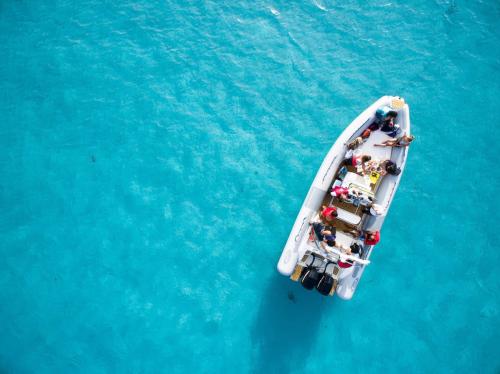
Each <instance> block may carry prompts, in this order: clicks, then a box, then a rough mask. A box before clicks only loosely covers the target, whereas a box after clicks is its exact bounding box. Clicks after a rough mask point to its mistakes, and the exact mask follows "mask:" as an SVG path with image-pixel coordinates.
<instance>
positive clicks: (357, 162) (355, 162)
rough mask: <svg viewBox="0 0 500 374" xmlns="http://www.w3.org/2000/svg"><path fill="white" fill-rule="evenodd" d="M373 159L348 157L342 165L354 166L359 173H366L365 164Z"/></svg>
mask: <svg viewBox="0 0 500 374" xmlns="http://www.w3.org/2000/svg"><path fill="white" fill-rule="evenodd" d="M371 159H372V156H370V155H355V154H353V155H352V156H351V157H348V158H346V159H344V161H342V165H345V166H353V167H355V168H356V170H357V171H358V172H360V171H363V173H365V164H366V163H367V162H368V161H370V160H371Z"/></svg>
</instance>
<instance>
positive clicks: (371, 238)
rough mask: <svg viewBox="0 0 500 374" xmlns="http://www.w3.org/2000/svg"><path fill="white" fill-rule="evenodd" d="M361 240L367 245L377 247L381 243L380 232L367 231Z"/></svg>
mask: <svg viewBox="0 0 500 374" xmlns="http://www.w3.org/2000/svg"><path fill="white" fill-rule="evenodd" d="M361 238H363V239H364V243H365V244H366V245H375V244H377V243H378V242H379V241H380V231H365V233H364V235H363V236H362V237H361Z"/></svg>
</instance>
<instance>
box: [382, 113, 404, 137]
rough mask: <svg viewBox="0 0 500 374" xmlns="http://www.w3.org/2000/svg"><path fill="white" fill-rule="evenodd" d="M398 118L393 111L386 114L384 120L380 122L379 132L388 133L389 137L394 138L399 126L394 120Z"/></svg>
mask: <svg viewBox="0 0 500 374" xmlns="http://www.w3.org/2000/svg"><path fill="white" fill-rule="evenodd" d="M397 116H398V113H397V112H395V111H390V112H389V113H387V116H386V118H385V119H384V120H383V121H382V123H381V126H380V131H383V132H387V133H389V135H390V136H395V135H397V133H398V132H399V131H400V130H399V125H396V124H395V123H394V119H395V118H396V117H397Z"/></svg>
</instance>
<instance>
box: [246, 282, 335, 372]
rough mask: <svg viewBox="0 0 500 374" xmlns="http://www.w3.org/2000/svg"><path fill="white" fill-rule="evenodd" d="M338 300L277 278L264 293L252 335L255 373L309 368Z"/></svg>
mask: <svg viewBox="0 0 500 374" xmlns="http://www.w3.org/2000/svg"><path fill="white" fill-rule="evenodd" d="M334 304H335V300H332V298H330V297H324V296H322V295H320V294H319V293H318V292H316V291H307V290H305V289H303V288H302V287H301V286H300V285H299V284H298V283H295V282H291V281H290V279H288V278H287V277H283V276H281V275H279V274H275V275H273V276H272V277H271V280H270V282H269V285H268V287H267V290H266V291H265V293H264V296H263V298H262V302H261V304H260V308H259V311H258V313H257V317H256V320H255V325H254V328H253V331H252V344H253V354H254V356H253V364H254V365H253V370H252V372H254V373H287V372H290V371H295V370H297V369H299V368H301V367H303V366H305V365H306V363H307V359H308V355H309V351H310V350H311V348H312V346H313V344H314V343H315V341H316V335H317V333H318V331H319V329H321V319H322V318H321V317H322V315H323V314H324V313H326V311H329V312H331V310H332V309H333V305H334Z"/></svg>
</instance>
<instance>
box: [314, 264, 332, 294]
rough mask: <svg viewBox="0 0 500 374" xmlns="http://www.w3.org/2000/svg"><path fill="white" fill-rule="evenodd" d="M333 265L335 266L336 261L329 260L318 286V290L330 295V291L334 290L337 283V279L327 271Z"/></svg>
mask: <svg viewBox="0 0 500 374" xmlns="http://www.w3.org/2000/svg"><path fill="white" fill-rule="evenodd" d="M332 266H333V267H335V263H333V262H329V263H328V264H326V266H325V271H324V272H323V276H322V277H321V279H320V280H319V282H318V284H317V286H316V290H318V292H319V293H320V294H322V295H324V296H328V295H330V292H332V288H333V287H334V285H335V280H334V279H333V277H332V276H331V275H330V274H329V273H327V272H328V268H329V267H332Z"/></svg>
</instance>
